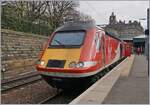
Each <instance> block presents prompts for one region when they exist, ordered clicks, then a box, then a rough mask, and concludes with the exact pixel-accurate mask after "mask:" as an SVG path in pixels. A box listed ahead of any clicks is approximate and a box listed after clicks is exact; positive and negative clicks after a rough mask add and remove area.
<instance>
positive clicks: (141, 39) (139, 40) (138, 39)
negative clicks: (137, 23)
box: [133, 35, 147, 43]
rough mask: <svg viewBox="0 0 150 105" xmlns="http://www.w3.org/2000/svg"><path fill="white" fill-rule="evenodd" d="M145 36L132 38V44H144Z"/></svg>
mask: <svg viewBox="0 0 150 105" xmlns="http://www.w3.org/2000/svg"><path fill="white" fill-rule="evenodd" d="M146 37H147V36H146V35H139V36H136V37H134V38H133V42H134V43H138V42H145V40H146Z"/></svg>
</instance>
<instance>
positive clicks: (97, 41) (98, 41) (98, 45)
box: [95, 32, 100, 52]
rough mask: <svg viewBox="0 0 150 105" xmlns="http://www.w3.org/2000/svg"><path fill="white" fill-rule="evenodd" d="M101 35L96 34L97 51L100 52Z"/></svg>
mask: <svg viewBox="0 0 150 105" xmlns="http://www.w3.org/2000/svg"><path fill="white" fill-rule="evenodd" d="M98 34H99V33H98V32H96V35H95V44H96V51H97V52H99V50H100V40H99V35H98Z"/></svg>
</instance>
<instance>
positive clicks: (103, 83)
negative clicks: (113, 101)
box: [69, 57, 132, 104]
mask: <svg viewBox="0 0 150 105" xmlns="http://www.w3.org/2000/svg"><path fill="white" fill-rule="evenodd" d="M128 62H129V57H128V58H126V59H125V60H124V61H123V62H121V63H120V64H119V65H117V66H116V67H115V68H114V69H113V70H112V71H110V72H109V73H108V74H106V75H105V76H104V77H103V78H101V79H100V80H98V81H97V82H96V83H95V84H93V85H92V86H91V87H90V88H88V89H87V90H86V91H85V92H83V93H82V94H81V95H80V96H78V97H77V98H76V99H74V100H73V101H72V102H70V103H69V104H101V103H102V102H103V100H104V99H105V97H106V96H107V95H108V93H109V91H110V90H111V88H112V87H113V85H114V84H115V82H116V81H117V79H118V78H119V76H120V74H121V71H122V70H124V68H125V66H126V64H127V63H128ZM130 64H132V63H130ZM128 69H129V68H128Z"/></svg>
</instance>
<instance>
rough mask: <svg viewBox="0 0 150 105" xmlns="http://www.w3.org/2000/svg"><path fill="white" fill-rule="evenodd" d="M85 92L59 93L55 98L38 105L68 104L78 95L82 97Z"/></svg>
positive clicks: (51, 97) (47, 99)
mask: <svg viewBox="0 0 150 105" xmlns="http://www.w3.org/2000/svg"><path fill="white" fill-rule="evenodd" d="M83 91H84V90H74V91H63V90H61V91H59V92H58V93H57V94H55V95H54V96H50V97H48V98H46V99H44V100H43V101H41V102H39V103H38V104H68V103H70V102H71V101H72V100H73V99H74V98H76V97H77V96H78V95H80V94H81V93H82V92H83Z"/></svg>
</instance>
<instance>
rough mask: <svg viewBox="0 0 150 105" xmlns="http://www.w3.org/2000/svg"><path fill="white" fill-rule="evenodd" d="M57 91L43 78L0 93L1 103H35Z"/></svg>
mask: <svg viewBox="0 0 150 105" xmlns="http://www.w3.org/2000/svg"><path fill="white" fill-rule="evenodd" d="M56 93H57V89H55V88H52V87H51V86H50V85H48V84H47V83H46V82H45V81H44V80H41V81H38V82H36V83H33V84H30V85H27V86H25V87H21V88H18V89H14V90H11V91H8V92H6V93H4V94H1V103H2V104H37V103H39V102H41V101H42V100H44V99H45V98H47V97H50V96H53V95H54V94H56Z"/></svg>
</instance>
